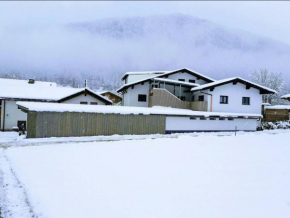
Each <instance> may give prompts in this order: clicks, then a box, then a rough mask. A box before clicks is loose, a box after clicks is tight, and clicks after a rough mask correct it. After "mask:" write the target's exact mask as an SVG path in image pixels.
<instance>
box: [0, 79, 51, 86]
mask: <svg viewBox="0 0 290 218" xmlns="http://www.w3.org/2000/svg"><path fill="white" fill-rule="evenodd" d="M0 86H25V87H26V86H28V87H31V86H41V87H56V83H54V82H44V81H37V80H35V81H34V83H32V84H31V83H28V80H21V79H7V78H0Z"/></svg>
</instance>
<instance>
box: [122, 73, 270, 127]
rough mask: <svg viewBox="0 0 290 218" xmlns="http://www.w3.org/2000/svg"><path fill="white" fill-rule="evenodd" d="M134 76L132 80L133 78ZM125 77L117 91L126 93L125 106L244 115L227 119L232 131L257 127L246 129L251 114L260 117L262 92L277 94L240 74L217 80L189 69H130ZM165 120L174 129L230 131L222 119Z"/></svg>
mask: <svg viewBox="0 0 290 218" xmlns="http://www.w3.org/2000/svg"><path fill="white" fill-rule="evenodd" d="M132 75H133V76H134V78H133V80H132V79H130V77H131V76H132ZM136 75H142V77H145V78H141V77H139V78H138V77H136ZM124 78H125V84H124V85H123V86H122V87H121V88H119V89H118V90H117V91H118V92H120V93H122V95H123V102H122V105H123V106H135V107H136V106H137V107H153V106H165V107H173V108H182V109H190V110H193V111H203V112H222V113H228V114H229V113H241V114H243V116H241V117H237V118H234V119H227V121H233V120H234V121H235V122H233V123H231V122H226V123H227V125H228V126H229V127H228V130H233V128H232V127H233V126H236V127H237V128H238V129H240V130H247V129H254V128H253V127H254V126H251V127H250V128H248V127H247V128H245V126H246V125H247V124H248V123H249V120H248V117H249V116H250V115H251V117H259V116H261V107H262V95H263V94H274V93H275V91H274V90H272V89H269V88H267V87H263V86H260V85H258V84H255V83H253V82H250V81H248V80H245V79H242V78H240V77H233V78H227V79H223V80H214V79H212V78H210V77H207V76H205V75H203V74H200V73H197V72H195V71H193V70H190V69H186V68H184V69H179V70H175V71H170V72H167V71H164V72H163V73H162V72H158V73H156V74H154V73H152V72H151V73H149V74H148V73H146V72H144V74H142V72H139V73H137V72H136V73H135V74H133V73H132V72H131V73H129V74H128V73H127V74H125V76H124V77H123V79H124ZM136 78H138V80H136ZM140 78H141V79H140ZM247 114H248V115H247ZM166 119H168V121H167V124H168V125H171V127H170V129H172V127H173V126H175V128H173V129H174V130H175V131H177V132H178V131H193V130H200V131H202V130H207V129H210V130H216V131H219V130H223V131H226V130H227V125H225V124H226V123H225V122H224V120H225V119H223V118H217V117H216V118H214V117H211V118H208V119H204V118H202V119H199V118H194V119H193V118H192V119H191V120H190V119H189V118H188V117H184V118H180V117H167V118H166ZM213 121H215V122H213ZM251 123H252V124H251V125H255V126H256V125H257V122H252V121H251ZM229 124H230V125H229ZM223 125H224V126H223ZM221 126H223V127H221ZM230 126H231V127H230Z"/></svg>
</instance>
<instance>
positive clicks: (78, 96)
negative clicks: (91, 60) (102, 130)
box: [0, 79, 112, 131]
mask: <svg viewBox="0 0 290 218" xmlns="http://www.w3.org/2000/svg"><path fill="white" fill-rule="evenodd" d="M3 80H5V81H6V80H7V79H3ZM1 82H2V79H0V84H1ZM6 84H7V85H5V83H4V82H3V84H2V85H1V86H0V123H1V127H0V128H1V130H2V131H8V130H12V129H17V128H18V127H19V126H21V125H22V124H24V125H26V122H27V115H26V114H25V113H23V112H22V111H21V110H19V109H18V106H17V105H16V102H17V101H18V102H20V101H29V102H51V103H64V104H83V105H85V104H86V105H88V104H89V105H112V102H111V101H110V100H109V99H107V98H106V97H104V96H102V95H100V94H98V93H95V92H94V91H92V90H91V89H89V88H65V87H57V86H56V84H54V83H48V82H38V81H34V82H30V83H29V81H28V82H25V81H24V80H9V81H8V82H7V81H6Z"/></svg>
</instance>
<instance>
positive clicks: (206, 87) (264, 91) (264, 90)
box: [191, 77, 277, 95]
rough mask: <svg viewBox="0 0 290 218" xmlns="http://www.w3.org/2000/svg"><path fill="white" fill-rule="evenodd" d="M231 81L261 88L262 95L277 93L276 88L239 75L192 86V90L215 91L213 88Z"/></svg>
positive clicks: (248, 87)
mask: <svg viewBox="0 0 290 218" xmlns="http://www.w3.org/2000/svg"><path fill="white" fill-rule="evenodd" d="M229 83H233V85H235V84H237V83H241V84H244V85H245V86H246V89H250V88H256V89H258V90H260V94H262V95H263V94H275V93H277V92H276V91H275V90H272V89H269V88H267V87H263V86H260V85H258V84H255V83H252V82H250V81H247V80H244V79H242V78H239V77H237V78H232V79H228V80H221V82H218V81H216V82H213V83H212V84H211V83H209V84H205V85H201V86H199V87H195V88H192V89H191V91H192V92H198V91H204V90H209V89H210V90H212V91H213V89H214V88H215V87H218V86H223V85H226V84H229Z"/></svg>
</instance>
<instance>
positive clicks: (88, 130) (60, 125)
mask: <svg viewBox="0 0 290 218" xmlns="http://www.w3.org/2000/svg"><path fill="white" fill-rule="evenodd" d="M164 133H165V116H164V115H121V114H96V113H69V112H64V113H60V112H29V113H28V131H27V138H46V137H70V136H96V135H114V134H119V135H130V134H134V135H143V134H164Z"/></svg>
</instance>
